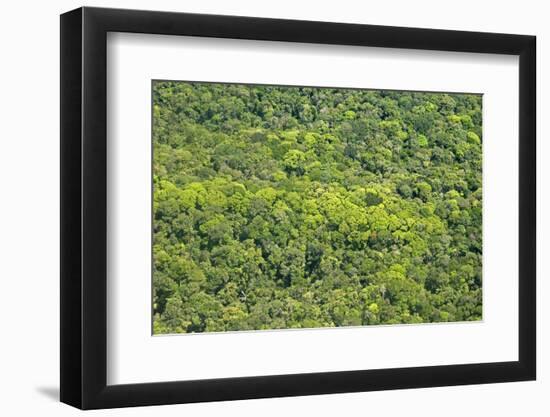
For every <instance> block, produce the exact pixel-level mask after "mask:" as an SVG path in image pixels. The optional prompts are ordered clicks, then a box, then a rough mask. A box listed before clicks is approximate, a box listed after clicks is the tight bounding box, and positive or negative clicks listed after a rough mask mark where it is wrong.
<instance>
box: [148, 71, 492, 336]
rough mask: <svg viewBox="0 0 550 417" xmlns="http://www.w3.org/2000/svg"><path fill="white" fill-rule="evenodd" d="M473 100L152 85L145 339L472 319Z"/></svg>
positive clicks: (478, 245) (478, 200) (476, 251)
mask: <svg viewBox="0 0 550 417" xmlns="http://www.w3.org/2000/svg"><path fill="white" fill-rule="evenodd" d="M482 137H483V136H482V95H480V94H470V93H445V92H415V91H393V90H367V89H351V88H326V87H301V86H276V85H249V84H226V83H205V82H187V81H160V80H154V81H153V82H152V141H153V179H152V181H153V213H152V228H153V251H152V252H153V253H152V257H153V258H152V259H153V277H152V280H153V286H152V289H153V294H152V302H153V334H155V335H160V334H181V333H203V332H224V331H243V330H249V331H250V330H272V329H296V328H326V327H341V326H369V325H393V324H421V323H437V322H462V321H477V320H481V319H482Z"/></svg>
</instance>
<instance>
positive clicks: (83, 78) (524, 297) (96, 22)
mask: <svg viewBox="0 0 550 417" xmlns="http://www.w3.org/2000/svg"><path fill="white" fill-rule="evenodd" d="M108 32H131V33H147V34H163V35H175V36H177V35H186V36H199V37H216V38H235V39H255V40H269V41H286V42H305V43H320V44H333V45H358V46H371V47H382V48H404V49H421V50H441V51H456V52H477V53H490V54H507V55H517V56H519V155H518V158H519V271H518V272H519V293H518V299H519V360H518V361H513V362H496V363H477V364H467V365H445V366H427V367H425V366H424V367H410V368H396V369H376V370H357V371H343V372H326V373H308V374H292V375H274V376H256V377H239V378H225V379H209V380H198V381H177V382H161V383H142V384H131V385H112V386H109V385H107V382H106V381H107V303H106V300H107V249H106V248H107V180H108V178H107V139H106V138H107V135H106V132H107V111H106V94H107V87H106V86H107V82H106V81H107V73H106V59H107V58H106V55H107V54H106V46H107V42H106V39H107V33H108ZM535 45H536V38H535V37H534V36H524V35H509V34H494V33H480V32H461V31H449V30H432V29H415V28H403V27H387V26H371V25H358V24H341V23H325V22H312V21H295V20H278V19H265V18H252V17H234V16H217V15H200V14H185V13H171V12H152V11H136V10H120V9H103V8H88V7H84V8H79V9H77V10H73V11H71V12H68V13H65V14H63V15H61V54H60V56H61V260H60V261H61V310H60V314H61V401H62V402H64V403H67V404H70V405H72V406H75V407H78V408H81V409H96V408H112V407H124V406H144V405H157V404H174V403H191V402H201V401H218V400H238V399H251V398H264V397H283V396H298V395H313V394H328V393H343V392H357V391H375V390H388V389H401V388H421V387H434V386H450V385H463V384H481V383H496V382H507V381H525V380H534V379H535V377H536V314H535V312H536V303H535V302H536V250H535V249H536V187H535V184H536V143H535V134H536V132H535V122H536V120H535V106H536V99H535V94H536V92H535V87H536V84H535V83H536V81H535V80H536V77H535V75H536V73H535V71H536V70H535V62H536V56H535V54H536V52H535V51H536V47H535Z"/></svg>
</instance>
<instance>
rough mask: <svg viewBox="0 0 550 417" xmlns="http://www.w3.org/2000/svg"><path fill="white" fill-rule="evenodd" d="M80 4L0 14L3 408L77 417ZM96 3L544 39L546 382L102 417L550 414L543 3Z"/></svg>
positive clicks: (548, 51)
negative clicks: (63, 277)
mask: <svg viewBox="0 0 550 417" xmlns="http://www.w3.org/2000/svg"><path fill="white" fill-rule="evenodd" d="M81 5H82V3H80V2H77V1H72V0H59V1H56V2H55V3H53V2H39V1H26V2H24V1H20V2H15V1H12V2H8V3H6V4H3V8H2V18H1V20H0V31H1V36H0V43H1V49H0V51H1V52H0V53H1V55H0V56H1V64H0V73H1V78H0V80H1V81H2V89H1V99H0V115H1V116H0V120H1V123H0V132H1V133H0V138H1V142H0V146H1V148H0V149H1V151H0V187H1V188H0V189H1V190H2V201H1V204H0V254H1V255H0V256H1V257H0V259H1V262H0V297H1V299H0V317H1V323H2V338H1V341H0V398H1V399H0V414H2V415H7V416H18V415H32V413H40V414H41V415H46V416H49V415H52V416H53V415H55V416H70V415H76V414H78V411H76V410H75V409H72V408H71V407H68V406H66V405H63V404H60V403H58V400H57V396H58V391H59V388H58V387H59V385H58V379H59V370H58V369H59V360H58V356H59V353H58V352H59V350H58V349H59V343H58V340H59V324H58V311H59V278H58V277H59V220H58V219H59V17H58V15H59V14H60V13H62V12H64V11H67V10H70V9H73V8H76V7H79V6H81ZM86 5H89V6H104V7H124V8H139V9H158V10H169V11H182V12H198V13H217V14H237V15H249V16H264V17H280V18H293V19H309V20H326V21H341V22H353V23H370V24H381V25H395V26H416V27H431V28H441V29H461V30H476V31H477V30H480V31H493V32H509V33H524V34H534V35H537V37H538V74H539V78H538V88H537V93H538V119H539V125H538V137H539V148H538V164H539V168H538V174H539V179H538V181H539V182H538V184H539V185H538V193H539V199H538V210H539V215H538V220H539V223H538V230H539V240H538V246H539V247H538V257H539V265H538V276H539V282H538V300H539V303H538V313H539V321H538V332H539V333H538V334H539V339H538V348H539V366H538V374H539V377H538V381H536V382H527V383H508V384H497V385H482V386H467V387H451V388H432V389H422V390H402V391H387V392H377V393H358V394H343V395H325V396H313V397H298V398H283V399H269V400H254V401H237V402H226V403H209V404H193V405H178V406H164V407H145V408H139V409H119V410H108V411H98V412H93V414H94V415H101V416H103V415H105V416H107V415H127V416H149V415H155V416H172V415H174V416H175V415H181V414H183V413H186V414H187V415H193V416H218V415H224V416H237V415H238V416H240V417H244V416H256V415H261V416H280V415H320V416H329V415H335V414H345V415H367V414H373V415H390V416H397V415H408V416H417V415H418V416H423V417H428V416H441V415H445V416H448V417H452V416H460V417H464V416H481V415H499V416H518V415H529V416H546V415H548V414H549V413H550V401H549V400H548V392H550V360H549V359H548V352H550V349H549V348H550V326H549V325H548V323H547V321H548V320H549V319H550V303H544V300H545V299H546V297H549V296H550V284H549V282H548V280H547V277H548V275H549V273H550V263H549V262H548V260H547V259H546V258H547V256H548V251H549V250H550V220H549V218H548V217H547V216H544V215H542V213H543V212H545V211H548V210H550V191H549V190H548V188H547V187H546V189H544V188H545V184H546V182H547V181H548V180H550V165H548V164H547V165H546V166H543V161H545V160H546V159H547V158H548V157H550V146H549V145H548V143H545V142H544V141H543V140H542V138H543V137H544V136H545V135H548V133H549V126H550V125H549V124H548V122H547V121H546V120H543V115H544V114H545V111H546V110H547V108H548V101H549V100H550V84H549V83H548V82H547V80H546V79H545V77H544V74H543V72H544V71H546V72H547V73H548V70H547V69H548V63H549V59H550V47H549V46H548V42H550V26H548V23H547V19H546V18H545V17H546V16H547V15H548V11H546V10H545V2H542V1H538V0H523V1H521V2H518V1H514V2H510V1H498V2H497V1H486V2H480V1H476V0H461V1H460V2H442V1H420V0H417V1H414V2H413V1H407V0H385V1H376V2H367V1H363V2H358V1H357V2H353V1H351V0H339V1H337V2H335V1H324V2H322V1H320V0H316V1H305V0H304V1H301V2H298V1H296V0H278V1H270V2H259V1H254V0H232V1H231V2H228V1H223V0H201V1H200V2H198V1H197V2H182V1H174V0H156V1H154V2H153V1H145V0H123V1H118V2H115V1H93V0H89V1H88V2H87V3H86Z"/></svg>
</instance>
